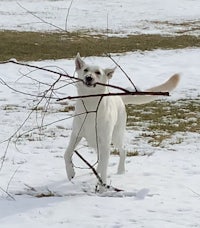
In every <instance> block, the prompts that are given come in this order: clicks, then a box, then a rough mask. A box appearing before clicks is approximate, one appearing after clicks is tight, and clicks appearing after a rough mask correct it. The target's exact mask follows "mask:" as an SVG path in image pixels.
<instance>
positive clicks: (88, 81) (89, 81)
mask: <svg viewBox="0 0 200 228" xmlns="http://www.w3.org/2000/svg"><path fill="white" fill-rule="evenodd" d="M84 83H85V85H86V86H88V87H90V86H94V87H95V86H96V84H95V83H94V78H93V77H91V76H90V75H88V76H86V77H85V81H84Z"/></svg>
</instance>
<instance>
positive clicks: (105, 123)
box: [76, 99, 117, 148]
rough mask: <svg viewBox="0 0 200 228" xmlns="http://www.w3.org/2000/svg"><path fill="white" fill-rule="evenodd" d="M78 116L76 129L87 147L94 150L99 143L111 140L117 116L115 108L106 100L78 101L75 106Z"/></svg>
mask: <svg viewBox="0 0 200 228" xmlns="http://www.w3.org/2000/svg"><path fill="white" fill-rule="evenodd" d="M76 113H77V114H79V113H83V114H81V115H80V116H79V123H78V128H79V129H80V134H81V136H82V137H84V138H85V139H86V140H87V142H88V144H89V146H91V147H93V148H96V147H97V143H99V141H102V140H105V139H108V138H111V136H112V128H113V126H114V125H115V122H116V119H117V116H116V112H115V106H113V104H112V103H111V101H110V100H108V99H102V100H101V102H99V99H96V100H95V101H94V100H86V101H79V102H78V103H77V106H76Z"/></svg>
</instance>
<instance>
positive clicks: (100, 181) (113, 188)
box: [74, 150, 123, 192]
mask: <svg viewBox="0 0 200 228" xmlns="http://www.w3.org/2000/svg"><path fill="white" fill-rule="evenodd" d="M74 152H75V153H76V154H77V155H78V157H79V158H80V159H81V160H82V161H83V162H84V163H85V164H86V165H87V166H88V167H89V168H90V169H91V170H92V172H93V173H94V175H95V176H96V178H97V180H98V182H99V184H100V185H101V186H102V187H104V188H106V189H110V190H114V191H116V192H122V191H123V190H122V189H119V188H115V187H113V186H111V185H107V184H105V183H104V182H103V180H102V179H101V177H100V176H99V174H98V173H97V171H96V169H95V168H94V167H93V166H92V165H90V163H89V162H88V161H87V160H86V159H85V158H84V157H83V156H82V155H81V154H79V153H78V151H77V150H75V151H74Z"/></svg>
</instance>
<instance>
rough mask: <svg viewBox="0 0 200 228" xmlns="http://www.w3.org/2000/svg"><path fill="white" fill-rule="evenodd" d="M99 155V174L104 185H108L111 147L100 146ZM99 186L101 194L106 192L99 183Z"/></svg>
mask: <svg viewBox="0 0 200 228" xmlns="http://www.w3.org/2000/svg"><path fill="white" fill-rule="evenodd" d="M97 154H98V158H99V160H98V166H97V172H98V174H99V175H100V177H101V179H102V181H103V184H106V183H107V182H106V179H107V169H108V162H109V155H110V146H109V145H106V144H104V145H100V146H99V149H98V151H97ZM98 185H99V192H103V191H105V187H104V186H103V185H102V184H100V183H98Z"/></svg>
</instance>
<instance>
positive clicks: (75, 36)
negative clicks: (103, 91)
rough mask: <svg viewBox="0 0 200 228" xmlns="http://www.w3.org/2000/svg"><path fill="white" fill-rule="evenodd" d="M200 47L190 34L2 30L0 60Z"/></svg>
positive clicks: (28, 59) (198, 41) (195, 38)
mask: <svg viewBox="0 0 200 228" xmlns="http://www.w3.org/2000/svg"><path fill="white" fill-rule="evenodd" d="M185 47H200V38H199V37H195V36H189V35H180V36H177V37H172V36H161V35H131V36H127V37H109V38H107V37H105V36H103V35H89V34H88V33H87V32H86V33H84V32H76V33H39V32H17V31H0V50H1V54H0V60H1V61H2V60H8V59H10V58H16V59H17V60H20V61H22V60H23V61H31V60H44V59H61V58H73V57H74V56H75V55H76V54H77V52H80V53H81V54H82V56H93V55H95V56H100V55H104V54H105V53H109V52H111V53H122V52H126V51H136V50H142V51H144V50H153V49H158V48H160V49H177V48H185Z"/></svg>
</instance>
